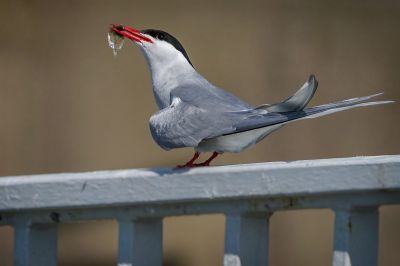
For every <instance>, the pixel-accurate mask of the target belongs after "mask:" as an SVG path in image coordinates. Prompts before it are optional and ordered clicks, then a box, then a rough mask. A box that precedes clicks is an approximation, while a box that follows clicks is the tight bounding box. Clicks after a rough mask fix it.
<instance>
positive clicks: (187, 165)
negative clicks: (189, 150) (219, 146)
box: [177, 152, 219, 168]
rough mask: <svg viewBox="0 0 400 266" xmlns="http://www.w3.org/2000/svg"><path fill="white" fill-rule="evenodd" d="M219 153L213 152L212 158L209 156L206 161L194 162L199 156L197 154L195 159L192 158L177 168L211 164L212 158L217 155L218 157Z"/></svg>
mask: <svg viewBox="0 0 400 266" xmlns="http://www.w3.org/2000/svg"><path fill="white" fill-rule="evenodd" d="M218 155H219V153H218V152H213V154H212V155H211V157H210V158H208V159H207V160H206V161H204V162H202V163H194V161H195V160H196V159H197V158H198V157H199V156H197V157H196V158H195V157H193V158H195V159H194V160H193V159H192V160H190V161H189V162H187V163H186V164H185V165H178V166H177V168H192V167H201V166H210V163H211V161H212V160H214V159H215V157H217V156H218Z"/></svg>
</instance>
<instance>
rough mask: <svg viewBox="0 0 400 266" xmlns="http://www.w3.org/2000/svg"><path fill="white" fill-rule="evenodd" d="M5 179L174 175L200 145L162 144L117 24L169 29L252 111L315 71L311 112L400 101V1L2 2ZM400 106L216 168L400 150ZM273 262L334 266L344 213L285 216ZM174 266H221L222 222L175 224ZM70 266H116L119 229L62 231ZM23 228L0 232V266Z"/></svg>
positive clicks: (387, 232)
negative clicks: (111, 28)
mask: <svg viewBox="0 0 400 266" xmlns="http://www.w3.org/2000/svg"><path fill="white" fill-rule="evenodd" d="M0 22H1V27H0V38H1V39H0V124H1V126H0V176H6V175H21V174H36V173H49V172H71V171H92V170H100V169H120V168H142V167H169V166H175V165H176V164H178V163H182V162H184V161H186V160H187V159H189V157H190V156H191V155H192V151H191V150H190V149H182V150H175V151H170V152H166V151H164V150H162V149H161V148H159V147H158V146H157V145H156V144H155V143H154V142H153V140H152V139H151V136H150V134H149V130H148V124H147V123H148V118H149V117H150V115H151V114H152V113H153V112H155V111H156V110H157V108H156V105H155V103H154V101H153V96H152V92H151V84H150V77H149V73H148V70H147V65H146V64H145V61H144V58H143V56H142V54H141V53H140V52H139V50H138V49H137V48H136V47H135V45H132V44H131V43H129V42H127V43H126V45H125V47H124V49H123V50H122V51H121V52H120V53H119V54H118V56H117V57H116V58H114V57H113V55H112V51H111V50H110V49H109V48H108V47H107V43H106V33H107V30H108V25H109V24H110V23H121V24H126V25H130V26H134V27H137V28H139V29H143V28H158V29H164V30H166V31H168V32H170V33H172V34H173V35H174V36H175V37H177V38H178V39H179V40H180V41H181V42H182V44H183V45H184V47H185V48H186V50H187V52H188V54H189V56H190V59H191V61H192V62H193V64H194V66H195V67H196V69H197V70H198V71H200V72H201V73H202V74H203V75H204V76H205V77H207V78H208V79H209V80H210V81H211V82H213V83H215V84H217V85H218V86H220V87H222V88H225V89H227V90H229V91H231V92H233V93H234V94H236V95H238V96H240V97H242V98H243V99H245V100H247V101H248V102H250V103H251V104H253V105H257V104H262V103H267V102H269V103H273V102H277V101H279V100H282V99H284V98H286V97H288V96H289V95H291V93H293V92H294V91H295V88H297V87H298V86H300V85H301V84H302V83H303V82H304V81H305V80H306V78H307V77H308V75H309V74H310V73H315V74H316V75H317V78H318V80H319V84H320V86H319V90H318V91H317V93H316V95H315V98H314V99H313V100H312V101H311V105H317V104H322V103H326V102H331V101H335V100H341V99H345V98H352V97H357V96H364V95H369V94H373V93H376V92H381V91H384V92H385V95H384V97H383V98H385V99H392V100H396V101H397V102H398V101H399V99H400V85H399V84H400V50H399V47H400V31H399V28H400V3H399V2H398V1H329V2H328V1H208V0H205V1H193V2H191V1H6V0H0ZM399 112H400V104H399V103H396V104H392V105H387V106H378V107H371V108H365V109H356V110H351V111H347V112H345V113H340V114H335V115H332V116H329V117H324V118H320V119H318V120H308V121H300V122H298V123H294V124H291V125H289V126H287V127H285V128H283V129H281V130H280V131H278V132H276V133H274V134H272V135H271V136H269V137H268V138H267V139H266V140H264V141H263V142H261V143H260V144H258V145H257V146H256V147H254V148H252V149H249V150H247V151H245V152H243V153H240V154H225V155H223V156H221V157H219V158H218V159H217V160H216V161H215V164H236V163H251V162H265V161H276V160H299V159H317V158H333V157H349V156H357V155H383V154H399V153H400V139H399V136H400V125H399V118H400V115H399V114H400V113H399ZM271 223H272V229H271V236H270V241H271V257H270V261H271V265H272V266H283V265H299V266H302V265H304V266H305V265H318V266H319V265H329V263H330V261H331V248H332V225H333V213H332V212H331V211H329V210H322V211H321V210H307V211H292V212H279V213H275V214H274V215H273V217H272V221H271ZM164 225H165V227H164V228H165V230H164V247H165V259H166V265H174V266H204V265H207V266H208V265H210V266H213V265H219V264H220V262H221V260H222V252H223V230H224V217H223V216H222V215H213V216H199V217H196V216H193V217H184V218H182V217H179V218H177V217H171V218H167V219H165V224H164ZM59 247H60V248H59V260H60V265H62V266H69V265H99V266H105V265H113V264H115V261H116V248H117V228H116V223H115V222H113V221H102V222H89V223H71V224H63V225H61V227H60V236H59ZM11 250H12V230H11V229H10V228H9V227H2V228H0V265H1V266H3V265H11V260H12V255H11V254H12V252H11ZM379 265H380V266H395V265H400V207H399V206H391V207H383V208H381V221H380V255H379Z"/></svg>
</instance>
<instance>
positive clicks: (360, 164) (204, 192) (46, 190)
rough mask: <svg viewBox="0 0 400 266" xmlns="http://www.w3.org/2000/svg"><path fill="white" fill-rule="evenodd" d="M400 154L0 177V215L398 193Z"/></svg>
mask: <svg viewBox="0 0 400 266" xmlns="http://www.w3.org/2000/svg"><path fill="white" fill-rule="evenodd" d="M399 173H400V155H386V156H373V157H371V156H369V157H353V158H335V159H322V160H305V161H293V162H271V163H256V164H245V165H227V166H216V167H206V168H193V169H190V170H174V169H134V170H114V171H98V172H86V173H62V174H43V175H31V176H15V177H3V178H0V211H2V212H14V211H21V210H41V209H49V208H52V209H53V208H61V209H65V208H97V207H112V206H123V205H137V204H139V205H143V204H170V203H190V202H205V201H209V200H213V201H218V200H235V199H251V198H273V197H279V196H282V195H284V196H285V197H291V196H296V197H301V196H310V195H321V194H325V195H329V194H338V193H340V194H345V193H350V192H351V193H354V192H367V191H368V192H374V191H382V190H384V191H400V178H399Z"/></svg>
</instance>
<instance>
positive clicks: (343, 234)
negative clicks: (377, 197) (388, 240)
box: [333, 207, 379, 266]
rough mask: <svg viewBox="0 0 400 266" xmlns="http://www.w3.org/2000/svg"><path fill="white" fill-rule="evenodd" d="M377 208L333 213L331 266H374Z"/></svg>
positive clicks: (376, 248)
mask: <svg viewBox="0 0 400 266" xmlns="http://www.w3.org/2000/svg"><path fill="white" fill-rule="evenodd" d="M378 219H379V217H378V210H377V207H370V208H358V209H353V210H336V211H335V236H334V237H335V239H334V253H333V266H376V265H377V261H378Z"/></svg>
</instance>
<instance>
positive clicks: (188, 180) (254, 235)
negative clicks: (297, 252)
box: [0, 155, 400, 266]
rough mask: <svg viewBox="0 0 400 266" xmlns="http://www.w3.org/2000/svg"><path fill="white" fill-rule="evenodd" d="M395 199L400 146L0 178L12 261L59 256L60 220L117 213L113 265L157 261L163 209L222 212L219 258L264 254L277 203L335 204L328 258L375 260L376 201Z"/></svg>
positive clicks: (47, 264)
mask: <svg viewBox="0 0 400 266" xmlns="http://www.w3.org/2000/svg"><path fill="white" fill-rule="evenodd" d="M399 203H400V156H399V155H391V156H375V157H355V158H339V159H324V160H310V161H294V162H273V163H260V164H247V165H227V166H217V167H209V168H195V169H182V170H174V169H134V170H116V171H100V172H88V173H65V174H45V175H31V176H15V177H3V178H0V225H2V224H11V225H12V226H13V227H14V236H15V237H14V265H15V266H31V265H43V266H55V265H57V226H58V224H59V223H60V222H66V221H71V220H89V219H115V220H117V221H118V228H119V229H118V231H119V233H118V235H119V245H118V265H135V266H161V265H162V254H163V251H162V235H163V226H162V219H163V218H164V217H166V216H172V215H187V214H203V213H222V214H224V215H225V217H226V219H225V224H226V226H225V251H224V252H225V253H224V260H223V265H224V266H265V265H267V263H268V232H269V217H270V216H271V215H273V213H274V212H275V211H278V210H289V209H301V208H329V209H331V210H333V211H334V213H335V223H334V243H333V259H332V265H333V266H350V265H351V266H361V265H362V266H376V263H377V258H378V221H379V215H378V208H379V206H381V205H384V204H399Z"/></svg>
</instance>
